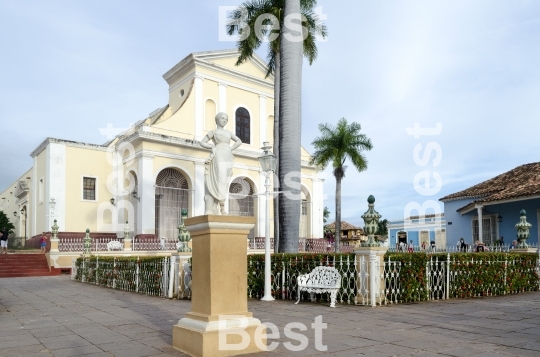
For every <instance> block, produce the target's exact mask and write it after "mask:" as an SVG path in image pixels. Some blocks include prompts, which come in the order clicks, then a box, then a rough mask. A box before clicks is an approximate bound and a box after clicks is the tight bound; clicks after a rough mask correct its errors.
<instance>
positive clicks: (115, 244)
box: [107, 240, 124, 251]
mask: <svg viewBox="0 0 540 357" xmlns="http://www.w3.org/2000/svg"><path fill="white" fill-rule="evenodd" d="M107 250H109V251H110V250H124V245H123V244H122V243H120V242H119V241H117V240H112V241H110V242H109V243H107Z"/></svg>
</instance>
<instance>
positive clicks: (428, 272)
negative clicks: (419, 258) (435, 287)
mask: <svg viewBox="0 0 540 357" xmlns="http://www.w3.org/2000/svg"><path fill="white" fill-rule="evenodd" d="M410 264H412V263H410ZM430 264H431V265H432V266H433V256H432V255H430V256H429V262H426V292H427V297H428V298H427V299H428V301H429V300H430V298H431V292H430V287H431V284H430V280H431V271H430V269H429V265H430Z"/></svg>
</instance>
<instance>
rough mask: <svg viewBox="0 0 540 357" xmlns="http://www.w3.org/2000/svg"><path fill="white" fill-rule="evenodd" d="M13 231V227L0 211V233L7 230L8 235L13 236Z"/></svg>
mask: <svg viewBox="0 0 540 357" xmlns="http://www.w3.org/2000/svg"><path fill="white" fill-rule="evenodd" d="M14 229H15V226H14V225H13V223H11V222H10V221H9V218H8V216H7V215H6V214H5V213H4V212H3V211H0V231H4V230H7V231H8V233H9V234H13V230H14Z"/></svg>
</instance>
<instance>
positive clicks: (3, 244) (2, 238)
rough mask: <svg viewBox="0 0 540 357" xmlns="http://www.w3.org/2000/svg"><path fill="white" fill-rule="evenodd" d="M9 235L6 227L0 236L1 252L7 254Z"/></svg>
mask: <svg viewBox="0 0 540 357" xmlns="http://www.w3.org/2000/svg"><path fill="white" fill-rule="evenodd" d="M8 235H9V234H8V231H7V229H4V230H3V231H2V235H1V236H0V253H4V254H7V244H8Z"/></svg>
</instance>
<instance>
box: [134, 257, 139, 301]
mask: <svg viewBox="0 0 540 357" xmlns="http://www.w3.org/2000/svg"><path fill="white" fill-rule="evenodd" d="M135 292H136V293H138V292H139V257H137V262H136V263H135Z"/></svg>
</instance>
